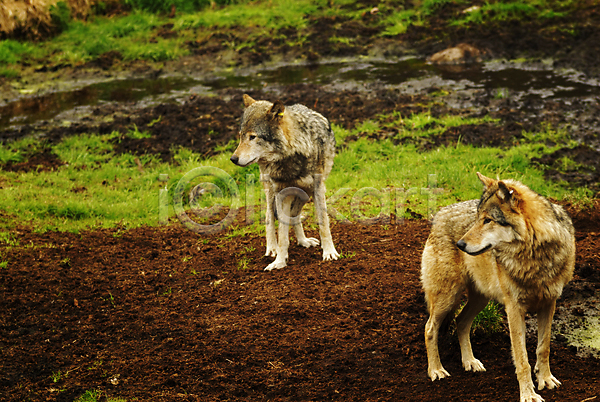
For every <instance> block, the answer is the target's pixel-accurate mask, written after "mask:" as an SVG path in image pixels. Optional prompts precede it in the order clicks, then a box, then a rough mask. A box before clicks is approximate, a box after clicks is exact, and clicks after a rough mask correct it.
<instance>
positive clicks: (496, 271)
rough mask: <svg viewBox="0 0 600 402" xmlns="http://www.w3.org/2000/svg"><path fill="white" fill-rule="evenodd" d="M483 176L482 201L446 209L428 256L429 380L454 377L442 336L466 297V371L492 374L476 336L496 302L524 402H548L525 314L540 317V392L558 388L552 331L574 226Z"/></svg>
mask: <svg viewBox="0 0 600 402" xmlns="http://www.w3.org/2000/svg"><path fill="white" fill-rule="evenodd" d="M477 175H478V176H479V179H480V180H481V182H482V183H483V184H484V187H485V188H484V191H483V195H482V197H481V199H480V200H471V201H465V202H461V203H458V204H454V205H451V206H448V207H446V208H443V209H441V210H440V211H439V212H438V213H437V215H436V216H435V218H434V223H433V226H432V228H431V233H430V235H429V238H428V239H427V242H426V244H425V249H424V251H423V258H422V264H421V282H422V284H423V289H424V291H425V298H426V301H427V305H428V308H429V320H428V321H427V324H426V326H425V345H426V347H427V360H428V366H429V367H428V374H429V377H430V378H431V380H432V381H435V380H436V379H442V378H445V377H448V376H449V375H450V374H448V372H447V371H446V370H445V369H444V367H443V366H442V363H441V362H440V356H439V352H438V332H439V328H440V324H442V321H444V318H445V317H446V316H447V314H448V313H450V312H451V311H453V310H454V309H455V308H456V306H457V303H458V302H459V299H460V296H461V294H462V293H463V291H464V290H466V291H467V295H468V301H467V304H466V305H465V307H464V308H463V310H462V311H461V313H460V314H459V315H458V317H457V318H456V325H457V333H458V340H459V344H460V350H461V355H462V363H463V367H464V368H465V370H467V371H485V368H484V367H483V364H482V363H481V362H480V361H479V360H477V359H476V358H475V357H474V356H473V351H472V349H471V341H470V329H471V324H472V322H473V319H474V318H475V316H476V315H477V313H479V311H481V310H482V309H483V307H485V306H486V304H487V303H488V301H489V300H490V299H495V300H496V301H498V302H500V303H502V304H504V306H505V309H506V315H507V319H508V326H509V331H510V340H511V346H512V355H513V361H514V364H515V366H516V373H517V379H518V381H519V390H520V397H521V402H541V401H543V399H542V398H541V397H540V396H539V395H538V394H537V393H536V392H535V388H534V384H533V380H532V374H531V366H530V365H529V362H528V359H527V351H526V349H525V313H526V311H533V312H537V315H538V346H537V363H536V365H535V372H536V374H537V382H538V389H540V390H541V389H543V388H545V387H547V388H549V389H552V388H555V387H558V386H559V385H560V382H559V381H558V380H557V379H556V378H555V377H554V376H553V375H552V373H551V372H550V329H551V326H552V317H553V316H554V310H555V306H556V299H557V298H558V297H559V296H560V294H561V293H562V289H563V287H564V286H565V284H566V283H567V282H568V281H569V280H570V279H571V277H572V275H573V269H574V264H575V237H574V229H573V224H572V222H571V219H570V218H569V216H568V215H567V213H566V212H565V211H564V209H563V208H562V207H560V206H558V205H555V204H552V203H551V202H549V201H548V200H547V199H545V198H544V197H542V196H541V195H539V194H537V193H535V192H533V191H532V190H530V189H529V188H527V187H526V186H525V185H523V184H521V183H519V182H517V181H513V180H503V181H501V180H494V179H490V178H488V177H485V176H483V175H481V174H480V173H477Z"/></svg>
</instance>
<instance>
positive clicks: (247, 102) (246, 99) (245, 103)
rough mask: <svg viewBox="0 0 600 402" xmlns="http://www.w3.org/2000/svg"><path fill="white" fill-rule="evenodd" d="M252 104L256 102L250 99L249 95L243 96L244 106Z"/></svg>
mask: <svg viewBox="0 0 600 402" xmlns="http://www.w3.org/2000/svg"><path fill="white" fill-rule="evenodd" d="M254 102H256V101H255V100H254V99H252V98H251V97H250V96H249V95H247V94H244V106H246V107H248V106H250V105H252V104H253V103H254Z"/></svg>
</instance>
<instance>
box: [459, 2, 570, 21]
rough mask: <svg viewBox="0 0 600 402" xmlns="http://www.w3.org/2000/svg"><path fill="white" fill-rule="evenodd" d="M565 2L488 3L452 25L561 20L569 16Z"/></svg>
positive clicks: (465, 14)
mask: <svg viewBox="0 0 600 402" xmlns="http://www.w3.org/2000/svg"><path fill="white" fill-rule="evenodd" d="M565 5H566V4H565V2H560V1H553V2H549V1H547V0H530V1H508V2H505V1H497V2H487V3H485V4H484V5H482V6H481V7H479V8H476V9H473V10H472V11H470V12H468V13H464V14H463V17H462V18H459V19H457V20H454V21H452V22H451V23H450V25H453V26H469V25H481V24H484V23H488V22H493V23H499V22H504V21H510V20H522V19H525V18H528V19H540V20H547V19H552V18H561V17H564V16H566V15H567V14H568V11H567V10H566V8H565Z"/></svg>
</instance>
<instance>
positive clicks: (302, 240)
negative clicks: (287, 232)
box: [291, 197, 319, 248]
mask: <svg viewBox="0 0 600 402" xmlns="http://www.w3.org/2000/svg"><path fill="white" fill-rule="evenodd" d="M304 204H305V203H304V202H303V201H302V200H301V199H300V198H298V197H296V199H295V200H294V201H293V202H292V209H291V214H292V217H295V218H297V220H298V222H297V223H296V224H295V225H294V233H295V234H296V239H297V240H298V244H299V245H301V246H302V247H306V248H309V247H316V246H318V245H319V239H315V238H314V237H306V235H305V234H304V228H303V227H302V219H301V216H300V212H301V211H302V207H304Z"/></svg>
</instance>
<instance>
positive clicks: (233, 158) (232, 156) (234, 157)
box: [229, 155, 240, 165]
mask: <svg viewBox="0 0 600 402" xmlns="http://www.w3.org/2000/svg"><path fill="white" fill-rule="evenodd" d="M229 160H231V161H232V162H233V163H235V164H236V165H239V163H238V162H239V160H240V158H239V156H237V155H231V158H229Z"/></svg>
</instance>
